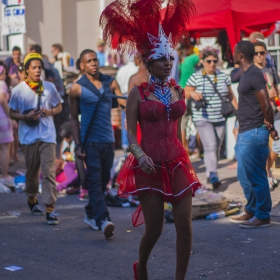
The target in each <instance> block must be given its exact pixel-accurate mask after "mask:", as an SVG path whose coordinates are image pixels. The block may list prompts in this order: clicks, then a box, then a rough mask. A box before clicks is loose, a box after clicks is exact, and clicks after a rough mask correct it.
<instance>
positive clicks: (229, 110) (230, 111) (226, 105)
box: [206, 75, 236, 119]
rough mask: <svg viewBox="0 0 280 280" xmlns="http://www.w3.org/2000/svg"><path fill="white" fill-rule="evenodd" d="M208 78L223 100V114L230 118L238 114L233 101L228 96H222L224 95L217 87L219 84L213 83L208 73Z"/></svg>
mask: <svg viewBox="0 0 280 280" xmlns="http://www.w3.org/2000/svg"><path fill="white" fill-rule="evenodd" d="M206 78H207V79H208V80H209V82H210V83H211V85H212V86H213V88H214V90H215V92H216V93H217V94H218V95H219V97H220V99H221V101H222V108H221V114H222V115H223V117H224V118H226V119H227V118H230V117H233V116H235V115H236V109H235V108H234V106H233V105H232V103H231V101H230V100H229V99H228V98H227V97H224V98H223V97H222V95H221V94H220V93H219V91H218V89H217V84H216V83H215V84H214V83H213V82H212V81H211V79H210V78H209V76H208V75H206Z"/></svg>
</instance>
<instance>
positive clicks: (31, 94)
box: [9, 53, 62, 225]
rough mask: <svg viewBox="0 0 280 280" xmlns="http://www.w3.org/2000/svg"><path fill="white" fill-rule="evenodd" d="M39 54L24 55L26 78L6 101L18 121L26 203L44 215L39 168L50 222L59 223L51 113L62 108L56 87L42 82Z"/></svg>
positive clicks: (52, 114) (11, 113) (11, 114)
mask: <svg viewBox="0 0 280 280" xmlns="http://www.w3.org/2000/svg"><path fill="white" fill-rule="evenodd" d="M43 68H44V63H43V60H42V56H41V55H40V54H38V53H30V54H28V55H26V56H25V58H24V69H25V73H26V76H27V78H26V79H25V81H22V82H21V83H19V84H18V85H17V86H16V87H14V88H13V89H12V96H11V99H10V102H9V106H10V117H11V118H12V119H14V120H17V121H19V129H18V134H19V141H20V143H21V145H22V151H23V154H24V158H25V162H26V169H27V170H26V188H25V193H26V195H27V197H28V206H29V208H30V210H31V213H32V214H33V215H36V216H39V215H44V211H43V209H42V207H41V206H40V205H39V204H38V200H37V193H38V187H39V175H40V173H39V172H40V167H41V173H42V201H43V203H44V204H45V205H46V218H47V223H48V224H49V225H56V224H58V219H57V217H56V216H55V215H54V212H53V211H54V205H55V202H56V200H57V191H56V182H55V148H56V140H55V139H56V132H55V127H54V122H53V116H54V115H56V114H58V113H60V112H61V110H62V106H61V102H62V99H61V97H60V95H59V93H58V92H57V90H56V88H55V86H54V85H53V84H52V83H50V82H47V81H42V80H41V78H40V76H41V73H42V70H43Z"/></svg>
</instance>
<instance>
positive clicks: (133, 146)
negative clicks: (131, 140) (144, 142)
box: [128, 144, 145, 160]
mask: <svg viewBox="0 0 280 280" xmlns="http://www.w3.org/2000/svg"><path fill="white" fill-rule="evenodd" d="M128 147H129V150H130V152H131V153H132V154H133V155H134V157H135V158H136V159H137V160H139V158H140V157H141V156H143V155H145V153H144V152H143V150H142V149H141V147H140V146H138V145H136V144H131V145H129V146H128Z"/></svg>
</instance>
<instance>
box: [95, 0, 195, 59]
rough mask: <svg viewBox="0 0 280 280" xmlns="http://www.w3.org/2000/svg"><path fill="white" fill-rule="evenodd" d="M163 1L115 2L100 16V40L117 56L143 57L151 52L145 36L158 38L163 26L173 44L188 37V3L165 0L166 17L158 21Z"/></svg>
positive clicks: (188, 0)
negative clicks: (101, 31)
mask: <svg viewBox="0 0 280 280" xmlns="http://www.w3.org/2000/svg"><path fill="white" fill-rule="evenodd" d="M163 2H164V0H116V1H114V2H113V3H111V4H110V5H109V6H107V7H106V9H105V10H104V11H103V13H102V14H101V16H100V22H99V23H100V26H101V28H102V30H103V39H104V41H105V42H107V43H108V44H109V45H110V47H111V48H113V49H117V50H118V51H119V52H121V53H124V52H127V53H132V52H136V51H139V52H140V53H141V54H145V53H146V52H147V51H148V50H149V48H150V42H149V39H148V35H147V33H150V34H151V35H153V36H155V37H158V26H159V23H160V22H162V26H163V29H164V31H165V33H166V35H167V36H169V34H170V33H171V34H172V41H173V44H174V45H175V44H177V42H178V41H179V40H180V39H181V38H182V36H186V35H187V30H186V23H188V22H189V19H190V18H191V16H192V15H193V14H194V12H195V7H194V4H193V3H192V1H191V0H168V1H167V2H168V3H167V9H166V13H165V17H164V19H163V20H162V19H161V11H162V4H163Z"/></svg>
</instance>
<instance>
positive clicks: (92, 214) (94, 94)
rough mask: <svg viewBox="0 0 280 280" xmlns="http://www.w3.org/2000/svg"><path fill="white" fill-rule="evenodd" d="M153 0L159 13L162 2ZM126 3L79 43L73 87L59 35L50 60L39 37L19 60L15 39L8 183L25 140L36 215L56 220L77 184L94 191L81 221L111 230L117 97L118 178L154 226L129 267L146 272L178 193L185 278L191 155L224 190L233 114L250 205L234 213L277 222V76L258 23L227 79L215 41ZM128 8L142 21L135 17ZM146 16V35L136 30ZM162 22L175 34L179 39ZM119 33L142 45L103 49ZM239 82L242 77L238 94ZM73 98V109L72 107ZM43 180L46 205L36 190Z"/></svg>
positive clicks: (2, 109) (4, 160) (9, 77)
mask: <svg viewBox="0 0 280 280" xmlns="http://www.w3.org/2000/svg"><path fill="white" fill-rule="evenodd" d="M149 5H155V6H154V7H153V9H154V11H157V10H158V11H160V6H159V3H157V2H155V3H150V4H149ZM157 5H158V6H157ZM182 5H183V4H182ZM184 5H185V6H184V9H182V7H179V6H178V7H177V6H176V7H175V9H177V10H176V11H177V12H178V14H180V15H182V17H179V19H180V18H181V20H182V21H183V22H182V24H185V19H186V18H188V16H189V14H191V12H192V9H193V6H192V4H191V2H188V1H187V2H186V3H185V4H184ZM137 9H140V10H141V7H140V6H139V7H138V8H137ZM145 9H146V8H145ZM113 11H114V12H113ZM115 11H118V12H119V17H116V16H115V15H116V12H115ZM130 12H131V11H130V10H129V9H127V10H125V11H124V10H122V8H121V5H119V0H117V1H114V2H113V3H112V4H111V5H109V6H108V7H107V8H106V9H105V11H104V12H103V13H102V16H101V20H100V22H101V26H102V27H103V29H104V33H103V36H104V39H105V41H103V40H98V43H97V51H94V50H92V49H85V50H83V51H82V52H81V54H80V56H79V58H78V60H77V63H76V67H77V69H78V71H79V76H78V78H77V80H76V81H75V82H74V83H73V85H72V87H71V89H70V91H69V96H68V95H66V93H65V87H64V84H63V79H62V78H61V76H60V73H59V71H58V70H57V69H56V68H55V67H54V64H55V62H56V61H58V60H59V54H60V53H61V52H62V51H63V48H62V46H61V45H60V44H54V45H53V46H52V54H53V58H51V59H48V57H47V56H45V55H43V54H42V48H41V47H40V46H39V45H37V44H34V45H31V46H29V52H28V53H27V54H26V55H25V56H24V59H23V61H22V54H21V50H20V48H18V47H14V48H13V50H12V57H9V58H7V60H6V61H5V62H1V63H0V103H1V106H0V116H1V124H0V149H1V154H0V165H1V168H2V169H1V173H2V177H1V182H2V183H3V184H5V185H9V184H12V183H13V178H11V177H10V176H9V174H8V167H9V163H10V161H11V160H13V161H17V160H18V156H17V154H18V147H19V146H21V150H22V152H23V155H24V158H25V163H26V174H25V176H26V187H25V193H26V195H27V197H28V201H27V204H28V206H29V208H30V211H31V213H32V214H33V215H46V220H47V223H48V224H50V225H56V224H58V223H59V221H58V218H57V216H56V215H55V213H54V207H55V203H56V201H57V193H58V192H61V191H63V190H66V191H67V192H68V193H69V194H71V193H79V198H80V199H81V200H87V201H88V203H87V205H86V207H85V216H84V223H85V224H86V225H88V226H90V227H91V228H92V229H94V230H101V231H102V233H103V234H104V236H105V237H106V238H110V237H112V236H113V234H114V229H115V225H114V223H113V222H112V221H111V218H110V213H109V210H108V207H107V205H106V202H105V199H104V193H105V192H106V188H107V185H108V183H109V181H110V179H111V175H110V171H111V168H112V166H113V160H114V142H115V135H114V130H113V127H112V123H111V109H112V108H114V107H116V106H119V107H121V108H122V147H123V149H124V150H126V151H130V152H131V153H130V154H129V155H128V157H127V158H126V160H125V162H124V164H123V166H122V168H121V170H120V172H119V175H118V178H117V183H118V184H119V186H120V187H119V195H120V196H122V197H128V196H135V195H137V196H138V197H139V200H140V202H141V204H140V206H139V207H138V208H137V210H136V211H135V213H134V214H133V225H134V226H138V225H140V224H142V223H144V222H145V225H146V230H145V233H144V235H143V238H142V240H141V243H140V248H139V260H138V261H137V262H135V264H134V266H133V268H134V274H135V276H134V277H135V279H148V276H147V275H148V272H147V262H148V259H149V256H150V254H151V251H152V249H153V247H154V245H155V244H156V242H157V240H158V238H159V236H160V235H161V232H162V227H163V220H164V202H171V203H172V205H173V210H174V220H175V225H176V230H177V266H176V279H177V280H179V279H184V277H185V275H186V271H187V266H188V260H189V256H190V250H191V240H192V226H191V206H192V203H191V199H192V195H195V192H196V190H197V189H198V188H200V187H201V186H202V185H201V183H200V181H199V179H198V177H197V176H196V173H195V170H194V169H193V167H192V164H191V162H190V159H189V156H191V155H192V154H194V153H195V152H196V151H197V150H198V151H199V155H200V156H201V157H202V158H203V160H204V164H205V169H206V177H207V183H209V184H211V185H212V186H213V188H214V189H218V188H219V187H220V185H221V180H220V179H219V175H218V161H219V159H220V152H221V148H222V144H223V142H224V137H225V132H226V120H227V118H228V117H229V116H236V112H237V120H236V125H235V132H236V136H237V144H236V147H235V151H236V160H237V175H238V179H239V181H240V184H241V186H242V187H243V190H244V195H245V197H246V199H247V204H246V206H245V211H244V212H243V213H241V214H240V215H237V216H232V217H231V219H230V221H231V222H233V223H239V224H240V226H241V227H243V228H255V227H267V226H269V225H270V211H271V197H270V191H269V189H271V188H272V186H273V184H275V180H274V179H273V177H272V175H271V172H270V168H271V166H272V164H273V162H274V161H275V160H276V158H277V157H278V155H279V154H280V141H278V139H279V136H278V133H277V130H280V122H279V119H280V115H279V114H280V113H279V112H280V101H279V88H278V84H279V76H278V72H277V68H276V65H275V62H274V61H273V59H272V58H271V56H270V55H269V53H268V51H267V47H266V44H265V42H264V37H263V35H262V34H261V33H258V32H257V33H254V34H252V35H251V36H250V41H240V42H239V43H238V44H237V45H236V47H235V49H234V53H233V54H232V55H230V57H232V61H234V70H233V71H232V73H231V79H230V78H229V77H228V76H227V75H226V74H225V73H224V72H223V71H220V70H219V68H218V65H219V55H218V53H217V52H216V50H215V49H212V48H206V49H204V50H198V48H197V47H195V46H194V45H193V44H191V43H190V42H186V40H182V41H179V40H178V38H182V37H183V36H184V35H185V33H184V32H185V31H184V30H178V29H176V28H175V27H174V28H173V27H172V24H169V23H170V22H172V18H169V17H168V16H166V18H165V19H164V20H163V22H162V23H161V24H160V25H159V24H158V18H157V17H156V14H155V15H153V16H154V17H155V18H156V21H157V24H156V25H155V23H154V22H152V23H151V25H150V26H147V25H146V23H145V21H146V18H141V17H139V15H141V14H142V13H141V12H139V14H138V13H133V14H130ZM121 15H122V16H121ZM128 15H129V16H128ZM137 15H138V16H137ZM183 15H184V16H183ZM158 16H159V14H158ZM130 17H131V18H133V20H134V21H135V24H134V23H133V21H127V18H130ZM136 23H137V24H136ZM153 24H154V25H153ZM139 25H140V26H143V30H145V32H144V33H143V32H137V29H138V28H139ZM167 26H168V28H167ZM173 29H174V30H173ZM127 30H128V31H127ZM155 30H157V31H155ZM166 30H168V32H169V33H170V34H171V33H172V36H174V38H176V39H174V40H172V38H171V35H170V34H169V33H168V34H166V33H165V32H166ZM126 32H130V33H126ZM151 32H152V34H153V35H151ZM113 34H114V36H115V37H114V36H112V35H113ZM143 34H144V35H145V36H144V35H143ZM154 36H158V37H154ZM168 36H169V37H168ZM113 37H114V38H115V41H114V45H113V47H114V48H115V49H118V50H127V49H130V50H133V51H134V55H130V56H129V57H127V58H126V61H127V63H126V64H124V63H123V62H124V60H123V56H121V55H119V54H117V53H116V52H115V53H114V52H113V53H111V54H109V53H108V52H106V43H108V44H110V43H112V42H111V40H112V38H113ZM124 38H129V40H127V41H124ZM176 45H177V47H176V48H175V46H176ZM147 46H149V47H148V48H147ZM227 51H228V49H227ZM112 54H113V55H112ZM108 61H109V62H108ZM108 63H109V64H110V65H115V66H116V65H117V66H121V67H120V68H119V70H118V72H117V75H116V78H115V77H111V76H109V75H105V74H102V73H101V71H100V67H104V66H106V65H109V64H108ZM123 64H124V65H123ZM231 64H232V65H233V63H231ZM231 64H230V65H231ZM232 82H239V87H238V94H239V102H237V99H236V96H235V93H234V92H233V90H232V88H231V83H232ZM68 99H69V106H70V110H67V108H68V107H67V106H66V105H65V104H68ZM116 100H117V104H116ZM269 134H270V135H271V137H272V139H273V144H272V149H271V151H269V143H268V139H269ZM57 147H58V149H57ZM202 155H203V156H202ZM40 178H41V180H42V202H43V204H45V206H46V209H43V208H42V207H41V206H40V205H39V203H38V199H37V193H38V186H39V179H40Z"/></svg>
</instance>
